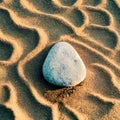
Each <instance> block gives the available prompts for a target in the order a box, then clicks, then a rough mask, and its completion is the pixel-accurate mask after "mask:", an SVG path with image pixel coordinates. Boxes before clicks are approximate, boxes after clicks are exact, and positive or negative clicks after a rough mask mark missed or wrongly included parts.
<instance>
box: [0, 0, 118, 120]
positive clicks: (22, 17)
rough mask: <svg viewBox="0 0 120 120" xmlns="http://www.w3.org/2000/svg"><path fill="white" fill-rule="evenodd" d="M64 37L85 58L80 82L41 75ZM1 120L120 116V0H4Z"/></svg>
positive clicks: (0, 16)
mask: <svg viewBox="0 0 120 120" xmlns="http://www.w3.org/2000/svg"><path fill="white" fill-rule="evenodd" d="M59 41H66V42H68V43H70V44H71V45H72V46H73V47H74V48H75V49H76V51H77V52H78V54H79V55H80V56H81V58H82V60H83V61H84V63H85V66H86V69H87V76H86V78H85V80H84V81H83V82H82V83H81V84H79V85H77V86H74V87H68V88H61V87H57V86H53V85H51V84H49V83H48V82H46V80H45V79H44V77H43V75H42V65H43V62H44V60H45V58H46V56H47V54H48V52H49V50H50V48H51V47H52V46H53V45H54V44H55V43H57V42H59ZM0 120H120V0H0Z"/></svg>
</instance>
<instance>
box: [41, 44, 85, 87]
mask: <svg viewBox="0 0 120 120" xmlns="http://www.w3.org/2000/svg"><path fill="white" fill-rule="evenodd" d="M42 72H43V76H44V78H45V79H46V80H47V81H48V82H49V83H51V84H54V85H58V86H75V85H77V84H79V83H80V82H82V81H83V80H84V79H85V77H86V67H85V65H84V63H83V61H82V59H81V58H80V56H79V55H78V53H77V52H76V50H75V49H74V48H73V47H72V46H71V45H70V44H69V43H67V42H58V43H56V44H55V45H54V46H53V47H52V48H51V49H50V51H49V53H48V55H47V57H46V59H45V62H44V64H43V68H42Z"/></svg>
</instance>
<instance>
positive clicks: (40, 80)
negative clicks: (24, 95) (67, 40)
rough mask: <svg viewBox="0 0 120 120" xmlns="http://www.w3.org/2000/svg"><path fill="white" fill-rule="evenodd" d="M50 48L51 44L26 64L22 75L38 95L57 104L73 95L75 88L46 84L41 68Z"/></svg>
mask: <svg viewBox="0 0 120 120" xmlns="http://www.w3.org/2000/svg"><path fill="white" fill-rule="evenodd" d="M52 46H53V44H51V45H48V46H47V47H46V48H45V49H43V50H42V51H41V52H40V53H39V54H38V55H37V56H35V57H34V58H33V59H32V60H30V61H29V62H27V63H26V65H25V66H24V73H25V76H26V77H27V79H29V82H31V83H32V84H33V86H34V87H35V88H36V90H37V91H38V92H39V93H40V94H42V95H43V96H44V97H45V98H47V99H48V100H50V101H52V102H59V101H61V100H62V99H63V98H66V97H68V96H70V95H71V94H73V93H74V91H75V87H61V86H55V85H52V84H50V83H49V82H47V81H46V80H45V78H44V77H43V73H42V66H43V63H44V61H45V59H46V56H47V55H48V52H49V50H50V49H51V47H52ZM81 84H83V83H81ZM81 84H80V85H81ZM78 86H79V85H78ZM56 97H57V98H58V99H57V98H56Z"/></svg>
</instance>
